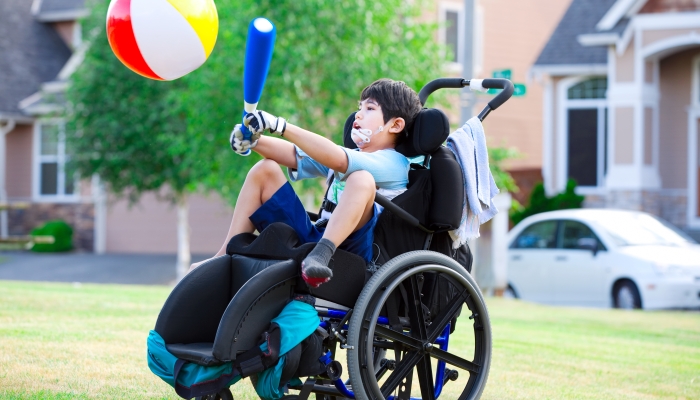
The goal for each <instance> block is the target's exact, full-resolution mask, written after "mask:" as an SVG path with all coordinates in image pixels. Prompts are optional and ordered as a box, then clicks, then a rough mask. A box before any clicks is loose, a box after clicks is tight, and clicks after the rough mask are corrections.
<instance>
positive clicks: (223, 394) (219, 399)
mask: <svg viewBox="0 0 700 400" xmlns="http://www.w3.org/2000/svg"><path fill="white" fill-rule="evenodd" d="M195 399H196V400H200V399H201V400H233V393H231V389H229V388H225V389H221V390H219V392H218V393H214V394H209V395H206V396H202V397H196V398H195Z"/></svg>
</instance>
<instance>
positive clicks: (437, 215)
mask: <svg viewBox="0 0 700 400" xmlns="http://www.w3.org/2000/svg"><path fill="white" fill-rule="evenodd" d="M472 81H474V82H475V83H477V81H475V80H472ZM478 84H480V85H481V86H482V87H484V88H500V89H503V90H502V91H501V92H500V93H499V94H498V95H497V96H496V97H494V98H493V99H492V100H491V102H490V103H489V104H488V105H487V106H486V108H485V109H484V110H483V111H482V112H481V113H480V114H479V118H480V119H482V120H483V119H484V118H485V117H486V116H487V115H488V113H489V112H490V111H491V110H494V109H496V108H497V107H498V106H500V105H501V104H503V103H504V102H505V101H506V100H508V98H509V97H510V96H511V94H512V92H513V85H512V83H511V82H510V81H508V80H505V79H485V80H483V81H478ZM469 85H470V81H469V80H465V79H462V78H441V79H437V80H434V81H431V82H430V83H428V84H427V85H426V86H425V87H424V88H423V89H421V91H420V93H419V97H420V100H421V103H423V104H425V101H426V100H427V98H428V96H429V95H430V94H431V93H433V92H434V91H436V90H438V89H442V88H462V87H465V86H469ZM353 120H354V114H352V115H350V117H349V118H348V121H347V122H346V124H345V136H344V142H345V145H346V146H347V147H354V143H353V142H352V140H351V139H350V129H351V124H352V121H353ZM448 135H449V123H448V120H447V117H446V116H445V114H444V113H443V112H442V111H440V110H437V109H423V110H422V111H421V112H420V113H419V115H418V116H417V118H416V120H415V122H414V124H413V127H412V130H411V132H409V134H408V136H407V138H406V140H404V141H403V142H401V143H400V144H399V145H398V146H397V148H396V149H397V151H399V152H400V153H402V154H404V155H405V156H407V157H416V156H423V157H424V161H423V162H422V163H421V164H412V165H411V170H410V171H409V184H408V188H407V190H406V191H405V192H404V193H402V194H401V195H399V196H397V197H396V198H394V199H393V200H392V201H389V200H387V199H386V198H383V197H382V196H380V195H377V197H376V202H377V203H378V204H380V205H381V206H382V207H383V208H384V210H383V212H382V213H381V214H380V217H379V220H378V222H377V227H376V229H375V240H374V241H375V249H374V254H375V258H376V264H377V265H378V267H377V268H376V271H372V272H370V271H368V269H367V265H366V263H365V262H364V260H363V259H362V258H360V257H359V256H357V255H354V254H351V253H348V252H345V251H343V250H337V251H336V253H335V254H334V256H333V258H332V260H331V263H330V265H329V266H330V267H331V268H332V270H333V279H331V280H330V281H329V282H328V283H325V284H323V285H321V286H320V287H318V288H311V287H308V286H307V285H306V284H305V282H304V281H303V280H302V279H301V277H300V268H299V265H300V262H301V260H303V259H304V257H305V256H306V254H308V252H310V251H311V250H312V249H313V247H314V244H313V243H305V244H301V243H300V242H299V239H298V237H297V235H296V233H295V232H294V230H293V229H292V228H290V227H289V226H287V225H284V224H281V223H275V224H272V225H270V226H269V227H267V228H266V229H265V230H263V231H262V232H260V233H259V235H257V236H256V235H254V234H247V233H245V234H240V235H237V236H234V237H233V238H232V239H231V240H230V242H229V243H228V246H227V254H226V255H223V256H220V257H217V258H215V259H212V260H209V261H208V262H206V263H204V264H202V265H200V266H199V267H198V268H196V269H195V270H193V271H191V272H190V273H189V274H188V275H186V276H185V277H184V278H183V279H182V281H180V282H179V283H178V284H177V285H176V286H175V288H174V289H173V291H172V293H171V294H170V296H169V297H168V299H167V300H166V302H165V304H164V306H163V308H162V310H161V312H160V314H159V316H158V320H157V322H156V326H155V329H154V330H155V331H156V332H157V333H158V334H159V335H160V336H162V338H163V340H164V341H165V343H166V345H167V349H168V351H169V352H170V353H172V354H173V355H175V356H177V357H178V358H180V359H182V360H186V361H187V362H191V363H196V364H199V365H218V364H222V363H224V362H231V361H236V359H237V357H241V355H242V354H244V353H245V352H246V351H247V350H249V349H252V348H254V347H255V346H256V345H259V342H258V340H259V338H260V335H261V333H262V332H264V331H265V329H266V328H267V327H268V325H269V323H270V321H271V320H272V319H273V318H275V317H276V316H277V315H278V314H279V313H280V312H281V311H282V309H283V308H284V307H285V305H286V304H287V303H289V301H290V299H292V298H293V297H294V296H299V295H303V296H307V298H311V299H314V300H315V302H314V306H315V309H316V311H317V312H318V315H319V328H318V329H317V331H320V332H321V333H322V334H323V335H322V336H321V338H322V339H320V340H321V346H322V355H325V356H324V358H323V360H322V362H323V366H325V371H321V372H318V373H316V374H315V375H312V376H308V377H305V380H304V381H301V380H296V382H297V383H296V384H290V385H287V387H286V390H287V393H288V394H286V395H285V397H283V398H285V399H288V400H292V399H301V400H305V399H308V398H309V397H310V396H312V395H315V398H316V399H323V400H336V399H392V400H393V399H397V400H399V399H416V398H422V399H436V398H438V397H439V396H440V395H441V394H442V395H445V397H447V398H459V399H477V398H479V397H480V396H481V394H482V392H483V390H484V388H485V386H486V382H487V378H488V374H489V367H490V363H491V346H492V339H491V325H490V322H489V316H488V311H487V309H486V305H485V303H484V298H483V296H482V293H481V291H480V289H479V287H478V286H477V284H476V282H475V280H474V279H473V278H472V277H471V275H470V271H471V263H472V259H471V254H470V252H469V249H468V247H467V246H466V245H465V246H463V247H462V248H460V249H457V250H455V249H453V248H452V241H451V239H450V237H449V234H448V231H450V230H453V229H455V228H457V226H458V225H459V223H460V219H461V212H462V201H463V197H464V184H463V181H462V172H461V169H460V167H459V165H458V163H457V161H456V159H455V156H454V154H453V153H452V152H451V151H450V150H448V149H447V148H446V147H444V146H443V143H444V142H445V140H446V138H447V136H448ZM458 317H459V318H458ZM457 325H459V327H458V326H457ZM451 339H452V340H451ZM450 342H452V343H450ZM455 343H456V344H455ZM450 344H451V346H452V347H449V346H448V345H450ZM341 351H344V352H346V355H347V357H346V367H347V370H348V371H347V372H348V375H346V376H345V377H343V371H342V369H343V367H342V364H341V363H340V362H339V357H337V355H338V354H342V353H339V352H341ZM416 381H417V382H416ZM300 382H301V383H300ZM446 393H447V394H446ZM198 398H202V399H233V397H232V395H231V392H230V390H229V389H228V388H223V389H220V390H217V391H215V392H212V393H208V394H204V395H202V396H201V397H198Z"/></svg>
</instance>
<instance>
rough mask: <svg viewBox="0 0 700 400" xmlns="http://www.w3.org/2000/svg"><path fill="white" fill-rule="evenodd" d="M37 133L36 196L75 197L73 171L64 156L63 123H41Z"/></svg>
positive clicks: (53, 197) (58, 198)
mask: <svg viewBox="0 0 700 400" xmlns="http://www.w3.org/2000/svg"><path fill="white" fill-rule="evenodd" d="M37 133H38V134H37V139H38V140H37V142H38V152H37V153H38V154H37V157H36V160H37V163H38V165H37V172H38V177H37V187H36V193H37V195H38V197H40V198H46V199H54V200H60V199H73V198H75V195H76V193H75V192H76V190H75V172H74V171H73V170H72V169H71V166H70V163H69V162H68V157H67V156H66V137H65V127H64V125H63V123H42V124H41V125H39V127H38V132H37Z"/></svg>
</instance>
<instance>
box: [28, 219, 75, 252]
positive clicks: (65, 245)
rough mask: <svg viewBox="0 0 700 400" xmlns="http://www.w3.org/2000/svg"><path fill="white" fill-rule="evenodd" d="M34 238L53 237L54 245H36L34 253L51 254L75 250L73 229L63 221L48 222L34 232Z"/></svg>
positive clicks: (33, 248)
mask: <svg viewBox="0 0 700 400" xmlns="http://www.w3.org/2000/svg"><path fill="white" fill-rule="evenodd" d="M31 235H32V236H53V238H54V242H53V243H50V244H49V243H35V244H34V246H32V251H36V252H41V253H51V252H57V251H68V250H70V249H72V248H73V228H71V227H70V225H68V224H67V223H65V222H64V221H61V220H56V221H48V222H47V223H46V224H44V226H42V227H39V228H35V229H33V230H32V233H31Z"/></svg>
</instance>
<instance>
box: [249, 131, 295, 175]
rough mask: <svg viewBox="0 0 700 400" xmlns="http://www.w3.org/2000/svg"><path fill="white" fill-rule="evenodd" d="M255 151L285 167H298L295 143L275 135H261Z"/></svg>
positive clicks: (254, 148)
mask: <svg viewBox="0 0 700 400" xmlns="http://www.w3.org/2000/svg"><path fill="white" fill-rule="evenodd" d="M253 151H255V152H256V153H258V154H260V155H261V156H263V157H265V158H269V159H270V160H273V161H275V162H277V164H280V165H284V166H285V167H288V168H292V169H296V168H297V155H296V150H295V149H294V145H293V144H291V143H289V142H287V141H286V140H282V139H278V138H275V137H269V136H261V137H260V139H258V144H257V145H256V146H255V147H253Z"/></svg>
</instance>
